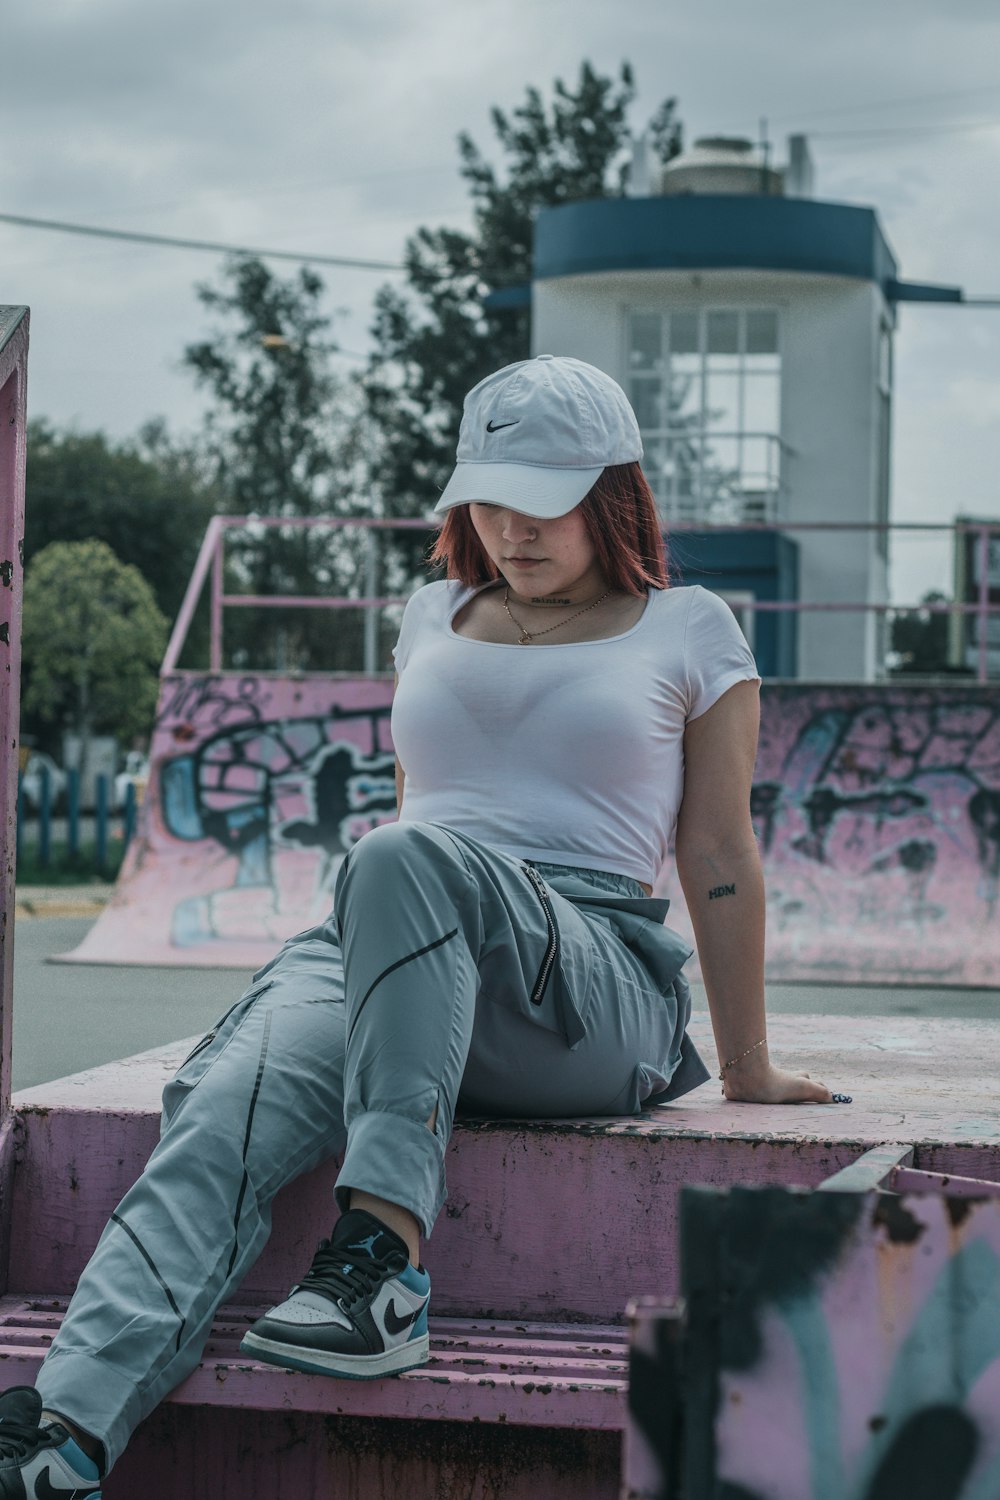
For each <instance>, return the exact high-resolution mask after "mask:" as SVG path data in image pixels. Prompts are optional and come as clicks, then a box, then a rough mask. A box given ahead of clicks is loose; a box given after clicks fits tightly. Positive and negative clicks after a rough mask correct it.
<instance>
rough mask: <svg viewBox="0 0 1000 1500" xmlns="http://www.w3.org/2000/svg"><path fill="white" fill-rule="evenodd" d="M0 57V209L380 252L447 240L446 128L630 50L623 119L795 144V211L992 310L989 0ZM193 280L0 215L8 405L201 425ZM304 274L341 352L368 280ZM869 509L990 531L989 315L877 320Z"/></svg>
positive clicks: (177, 259) (998, 48)
mask: <svg viewBox="0 0 1000 1500" xmlns="http://www.w3.org/2000/svg"><path fill="white" fill-rule="evenodd" d="M0 38H2V39H0V47H2V53H3V79H4V83H3V107H4V110H3V112H4V121H3V142H4V150H3V154H2V156H0V212H7V213H15V214H26V215H32V216H38V217H43V218H54V219H62V220H70V221H78V222H82V223H91V224H100V225H106V226H111V227H115V228H126V229H137V230H141V231H146V232H151V233H161V234H170V235H180V236H191V237H195V238H202V239H212V240H220V241H224V242H226V243H230V242H231V243H236V244H242V245H249V246H266V247H275V248H287V249H292V250H301V251H316V252H317V253H319V252H322V253H326V254H334V255H344V256H359V257H365V258H375V259H380V260H388V261H396V260H397V259H398V258H399V256H400V254H401V251H402V247H403V243H404V240H405V238H406V236H407V234H408V233H410V232H411V231H412V230H413V229H415V228H416V227H417V225H419V224H423V223H426V224H432V225H435V224H439V223H442V224H444V223H447V224H454V225H460V226H461V225H464V224H465V223H466V222H467V200H466V195H465V192H464V190H463V186H462V183H461V180H460V178H459V176H458V173H457V169H456V167H457V153H456V149H455V138H456V135H457V133H458V132H459V131H460V130H462V129H467V130H469V131H470V132H471V133H472V135H473V136H474V137H475V138H476V139H477V141H478V142H479V143H480V144H481V145H483V146H484V147H488V146H489V145H490V144H491V141H492V135H491V130H490V124H489V107H490V105H491V104H494V103H495V104H499V105H501V106H503V107H506V108H511V107H513V106H515V105H516V104H518V103H519V102H520V101H521V100H522V98H523V95H524V89H525V87H526V85H528V84H536V85H537V86H539V87H540V88H541V89H542V90H543V91H545V92H548V90H549V88H550V86H551V83H552V80H553V79H554V78H555V77H563V78H564V79H566V80H567V81H573V80H575V78H576V76H577V73H578V70H579V65H580V62H581V61H582V60H583V59H584V58H588V59H589V60H590V61H591V62H592V63H593V64H594V65H595V66H596V67H597V68H598V69H599V70H601V71H603V72H616V71H617V68H618V66H619V64H620V62H621V61H622V60H623V59H628V60H630V61H631V62H632V63H633V65H634V67H635V71H636V76H637V83H638V99H637V104H636V108H635V114H634V122H635V125H636V127H637V128H641V126H642V125H643V124H644V123H645V121H646V119H647V118H648V117H649V115H650V114H651V113H652V112H653V111H654V110H655V108H656V106H657V105H658V103H659V102H660V101H661V100H662V99H663V98H664V97H666V96H668V95H674V96H676V98H677V99H678V104H679V113H680V116H681V118H682V120H683V123H684V128H685V140H686V141H687V142H688V143H690V142H692V141H693V140H694V139H695V138H696V137H698V136H700V135H708V134H718V133H728V134H744V135H748V136H752V137H756V135H757V133H758V128H759V122H760V120H761V118H762V117H766V118H767V120H768V121H769V131H770V135H771V138H772V140H773V141H774V143H775V148H776V149H775V157H776V159H777V160H778V161H779V162H781V161H784V160H785V155H786V152H785V137H786V136H787V135H788V134H789V133H792V132H805V133H806V134H807V135H808V136H809V138H810V144H811V149H812V152H813V156H814V159H815V163H816V169H817V180H816V187H815V195H816V196H817V197H819V198H825V199H830V200H834V201H840V202H851V203H861V204H867V205H870V206H872V207H874V208H876V209H877V211H878V213H879V216H880V218H881V221H882V224H883V227H884V229H885V231H886V233H887V236H888V239H889V242H890V244H891V246H892V248H893V250H894V252H895V254H896V257H897V260H898V262H899V266H900V275H901V276H902V278H903V279H906V280H917V281H938V282H944V283H948V284H952V285H957V286H961V287H962V288H963V289H964V290H965V291H966V292H967V293H968V294H970V295H971V294H981V295H985V294H991V293H992V294H996V295H998V296H1000V255H998V253H997V247H998V244H1000V191H998V185H1000V10H998V7H997V5H996V0H841V3H840V4H838V5H836V6H826V5H820V4H819V3H818V0H759V3H758V4H756V5H753V6H751V5H748V4H747V3H746V0H698V3H697V4H695V3H687V4H685V5H683V6H681V5H672V4H670V3H669V0H627V3H625V4H622V3H621V0H613V3H612V0H534V3H530V0H502V3H501V0H479V3H477V4H469V3H467V0H466V3H459V0H430V3H425V4H421V3H416V0H409V3H406V0H368V3H367V4H360V5H359V4H357V3H353V4H350V5H347V4H344V3H342V0H282V3H280V4H275V3H273V0H267V3H264V0H239V3H238V4H237V3H235V0H229V3H226V4H222V3H219V0H173V3H172V4H171V5H169V6H167V5H164V4H161V5H159V6H158V7H156V6H151V5H148V4H147V5H137V4H136V3H135V0H33V3H32V4H30V5H22V6H16V7H15V6H8V7H6V8H5V15H4V20H3V26H2V32H0ZM219 264H220V261H219V258H218V257H215V256H212V255H208V254H198V253H194V252H183V251H179V250H166V249H152V248H146V247H141V246H137V245H116V244H112V243H110V242H107V241H101V240H94V239H85V238H77V237H70V236H67V235H61V234H55V233H46V232H41V231H37V230H31V229H26V228H15V227H12V226H7V225H3V224H0V302H8V303H27V304H29V305H30V307H31V312H32V323H31V357H30V364H29V408H30V411H31V413H32V414H33V415H36V416H45V417H48V418H50V419H51V420H52V421H53V422H55V423H56V424H58V425H60V426H66V425H71V424H72V425H75V426H77V427H79V428H80V429H84V430H86V429H92V428H103V429H105V430H106V431H107V432H109V433H111V434H113V435H114V436H116V437H124V436H127V435H129V434H130V433H133V432H135V431H136V429H137V428H138V427H139V425H140V424H141V423H142V422H143V421H144V420H145V419H146V418H148V417H150V416H152V415H155V414H162V415H164V416H166V417H167V418H168V420H169V422H170V424H171V426H172V427H173V428H174V429H175V430H176V431H178V432H184V431H190V430H193V429H194V428H195V427H197V425H198V422H199V418H200V413H201V410H202V405H201V397H200V396H199V394H198V393H197V392H196V391H195V389H194V387H193V384H192V382H191V379H190V376H189V375H187V374H186V373H185V372H183V371H182V370H181V368H180V365H179V359H180V355H181V352H182V350H183V347H184V345H185V343H186V342H187V341H189V340H191V339H192V338H195V337H197V336H198V335H199V333H200V332H201V331H202V330H203V328H204V322H203V319H202V315H201V309H200V307H199V304H198V303H197V301H196V299H195V295H194V283H195V282H196V281H198V280H204V279H210V278H211V277H212V276H213V274H214V273H215V271H216V269H217V268H218V265H219ZM274 264H275V265H276V267H277V266H279V265H280V263H277V262H275V263H274ZM286 269H288V268H287V267H286ZM323 274H324V276H325V278H326V280H327V285H328V289H329V306H330V309H331V310H335V309H342V310H343V312H342V316H340V317H339V319H338V324H337V336H338V337H339V339H340V341H341V343H342V345H343V347H344V349H345V350H349V351H353V352H354V353H363V352H364V350H365V349H366V347H367V344H368V333H367V330H368V325H369V322H370V314H371V302H372V296H373V294H374V292H375V290H376V287H377V286H378V284H379V282H380V280H382V279H384V278H382V277H381V276H379V275H376V274H372V273H370V272H362V271H340V270H334V269H328V270H326V271H324V272H323ZM343 364H344V367H345V369H347V368H350V364H351V359H350V357H349V356H347V355H345V356H344V357H343ZM893 492H894V518H895V519H897V520H912V519H916V520H927V519H932V520H946V519H949V518H950V517H951V516H952V515H953V514H955V513H956V512H964V513H973V514H977V515H989V516H1000V308H997V309H981V310H975V309H971V308H965V309H962V308H955V307H913V306H906V305H904V306H903V307H902V308H901V309H900V317H899V329H898V337H897V346H896V405H895V434H894V483H893ZM917 545H918V546H919V548H920V551H921V555H922V556H923V557H924V559H925V560H924V562H923V563H922V564H921V565H919V566H917V565H916V564H914V563H906V564H905V565H901V566H899V567H898V568H897V590H896V597H897V599H900V600H903V598H904V595H905V597H908V598H912V597H914V594H913V590H914V589H916V588H922V587H927V586H931V585H933V584H935V583H937V584H941V585H945V584H946V583H947V579H948V564H947V553H946V550H945V548H944V546H943V544H942V542H941V541H940V540H937V541H935V542H933V543H929V542H927V541H922V542H920V543H918V544H917ZM902 555H903V554H902V551H901V550H900V556H901V557H902Z"/></svg>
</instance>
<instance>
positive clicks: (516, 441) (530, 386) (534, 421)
mask: <svg viewBox="0 0 1000 1500" xmlns="http://www.w3.org/2000/svg"><path fill="white" fill-rule="evenodd" d="M455 456H456V464H455V471H454V473H453V474H452V476H451V478H450V479H449V481H448V483H447V484H446V485H445V488H444V491H443V493H442V495H441V498H440V500H439V501H438V503H437V504H436V505H435V507H434V510H435V512H437V511H445V510H450V509H451V507H452V506H453V505H465V504H467V503H468V502H470V501H475V500H485V501H489V502H490V503H491V504H494V505H509V506H511V507H512V508H513V509H515V510H518V511H521V512H523V514H525V515H528V516H539V517H540V518H542V519H544V520H551V519H552V518H553V517H555V516H564V515H565V514H566V512H567V511H570V510H572V509H573V507H574V506H575V505H579V503H580V501H581V500H582V499H583V497H584V495H586V494H587V492H588V491H589V490H591V489H592V488H593V486H594V485H595V484H596V483H597V481H598V479H599V478H600V477H601V473H602V472H603V470H604V469H606V468H607V467H608V466H609V465H610V464H627V463H633V462H638V460H639V459H641V458H642V439H641V437H640V436H639V424H638V422H637V421H636V419H635V413H634V412H633V410H632V408H631V406H630V405H629V403H628V398H627V397H626V395H625V392H624V391H623V390H622V388H621V386H620V385H619V384H618V382H617V381H615V380H612V379H611V376H610V375H606V374H605V373H604V371H603V370H598V369H597V367H596V366H595V365H588V364H585V363H584V362H583V360H582V359H571V358H569V356H568V355H562V354H538V355H536V356H535V358H534V359H522V360H519V361H518V363H517V364H513V365H506V366H505V367H504V369H502V370H497V371H496V373H495V374H493V375H487V377H486V379H485V380H481V381H480V382H479V384H478V385H477V386H474V387H473V389H472V390H471V391H470V392H469V394H468V395H467V396H466V398H465V406H464V409H463V413H462V426H461V428H460V430H459V435H458V452H457V454H456V455H455Z"/></svg>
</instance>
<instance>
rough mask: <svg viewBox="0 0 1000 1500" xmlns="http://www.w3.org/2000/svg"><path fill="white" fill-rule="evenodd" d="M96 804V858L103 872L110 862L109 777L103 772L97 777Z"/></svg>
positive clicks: (99, 868) (98, 866)
mask: <svg viewBox="0 0 1000 1500" xmlns="http://www.w3.org/2000/svg"><path fill="white" fill-rule="evenodd" d="M95 792H96V806H95V808H94V834H95V840H96V847H95V851H94V852H95V859H96V864H97V868H98V870H99V871H100V872H101V873H102V874H103V873H104V871H105V868H106V866H107V863H108V778H107V777H106V776H105V775H104V773H103V772H102V773H101V775H100V776H97V777H95Z"/></svg>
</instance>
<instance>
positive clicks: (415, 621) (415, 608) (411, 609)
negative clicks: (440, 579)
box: [392, 584, 431, 672]
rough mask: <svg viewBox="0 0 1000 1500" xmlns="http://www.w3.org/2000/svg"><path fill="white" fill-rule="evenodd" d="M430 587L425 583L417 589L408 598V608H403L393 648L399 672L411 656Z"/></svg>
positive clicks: (393, 655)
mask: <svg viewBox="0 0 1000 1500" xmlns="http://www.w3.org/2000/svg"><path fill="white" fill-rule="evenodd" d="M429 587H431V585H429V584H424V586H423V587H422V588H419V589H417V591H416V593H414V594H411V595H410V597H409V599H407V601H406V608H405V609H404V610H403V618H402V620H400V622H399V636H398V638H397V640H396V644H395V645H394V646H393V648H392V659H393V661H394V663H395V666H396V671H397V672H402V670H403V668H404V667H405V666H406V662H407V658H408V657H409V654H410V651H411V649H412V646H413V641H414V637H415V636H416V634H417V630H418V628H419V625H420V620H421V617H422V615H423V613H424V604H425V600H426V593H427V589H428V588H429Z"/></svg>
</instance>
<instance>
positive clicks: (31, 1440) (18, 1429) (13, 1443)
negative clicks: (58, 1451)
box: [0, 1417, 58, 1458]
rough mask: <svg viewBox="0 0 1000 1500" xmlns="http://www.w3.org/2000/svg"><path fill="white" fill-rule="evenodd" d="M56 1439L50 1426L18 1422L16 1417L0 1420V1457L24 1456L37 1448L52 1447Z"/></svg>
mask: <svg viewBox="0 0 1000 1500" xmlns="http://www.w3.org/2000/svg"><path fill="white" fill-rule="evenodd" d="M57 1441H58V1439H57V1437H56V1436H55V1435H54V1433H53V1431H52V1428H51V1427H39V1426H38V1425H37V1424H36V1423H34V1422H19V1421H18V1420H17V1418H16V1417H4V1418H3V1420H2V1421H0V1458H26V1457H27V1456H28V1454H29V1453H33V1452H36V1451H37V1450H38V1449H39V1448H53V1447H55V1445H56V1442H57Z"/></svg>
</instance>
